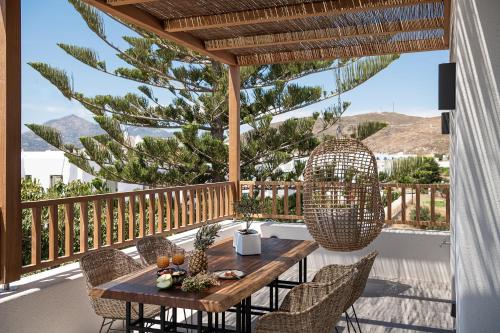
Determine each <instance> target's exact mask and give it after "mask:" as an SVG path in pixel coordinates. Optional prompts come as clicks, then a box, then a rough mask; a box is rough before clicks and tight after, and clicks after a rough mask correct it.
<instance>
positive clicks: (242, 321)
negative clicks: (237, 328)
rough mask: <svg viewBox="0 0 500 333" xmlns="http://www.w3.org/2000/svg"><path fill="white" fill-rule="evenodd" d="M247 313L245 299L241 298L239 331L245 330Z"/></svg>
mask: <svg viewBox="0 0 500 333" xmlns="http://www.w3.org/2000/svg"><path fill="white" fill-rule="evenodd" d="M246 313H247V300H246V299H243V300H241V331H242V332H246V323H247V321H246V320H245V315H246Z"/></svg>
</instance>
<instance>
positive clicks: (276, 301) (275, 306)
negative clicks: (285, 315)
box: [274, 277, 280, 310]
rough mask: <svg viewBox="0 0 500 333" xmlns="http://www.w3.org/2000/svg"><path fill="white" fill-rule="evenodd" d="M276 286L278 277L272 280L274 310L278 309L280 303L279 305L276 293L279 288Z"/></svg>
mask: <svg viewBox="0 0 500 333" xmlns="http://www.w3.org/2000/svg"><path fill="white" fill-rule="evenodd" d="M278 278H279V277H278ZM278 288H279V285H278V279H276V280H275V281H274V309H275V310H278V308H279V307H280V305H279V295H278V291H279V289H278Z"/></svg>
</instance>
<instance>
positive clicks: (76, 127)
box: [21, 115, 172, 151]
mask: <svg viewBox="0 0 500 333" xmlns="http://www.w3.org/2000/svg"><path fill="white" fill-rule="evenodd" d="M44 125H46V126H50V127H53V128H55V129H57V130H58V131H59V132H60V133H61V135H62V137H63V141H64V142H65V143H71V144H74V145H76V146H77V147H82V145H81V143H80V137H82V136H94V135H99V134H103V133H104V131H103V130H102V128H101V127H99V125H97V124H96V123H92V122H90V121H88V120H85V119H83V118H80V117H78V116H75V115H70V116H66V117H62V118H58V119H53V120H49V121H47V122H46V123H44ZM127 132H128V133H129V135H133V136H140V137H144V136H156V137H169V136H171V135H172V133H170V132H168V131H166V130H163V129H154V128H141V127H128V128H127ZM21 143H22V148H23V150H24V151H45V150H57V149H56V148H54V147H52V146H51V145H49V144H48V143H47V142H45V141H44V140H43V139H41V138H40V137H38V136H37V135H36V134H35V133H33V132H32V131H30V130H28V131H26V132H24V133H22V136H21Z"/></svg>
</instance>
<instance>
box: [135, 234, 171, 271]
mask: <svg viewBox="0 0 500 333" xmlns="http://www.w3.org/2000/svg"><path fill="white" fill-rule="evenodd" d="M136 247H137V251H139V254H140V255H141V259H142V261H143V263H144V264H146V265H153V264H156V258H157V257H158V256H161V255H168V256H169V257H170V256H171V255H172V253H173V252H174V250H175V249H177V248H179V247H178V246H177V245H175V244H174V243H173V242H171V241H169V240H168V239H166V238H165V237H163V236H147V237H144V238H142V239H140V240H138V241H137V244H136Z"/></svg>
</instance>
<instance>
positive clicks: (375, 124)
mask: <svg viewBox="0 0 500 333" xmlns="http://www.w3.org/2000/svg"><path fill="white" fill-rule="evenodd" d="M384 127H387V123H382V122H379V121H365V122H362V123H360V124H358V126H357V127H356V133H353V134H352V135H351V137H353V138H356V139H358V140H364V139H366V138H368V137H369V136H372V135H373V134H375V133H377V132H378V131H380V130H381V129H383V128H384Z"/></svg>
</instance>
